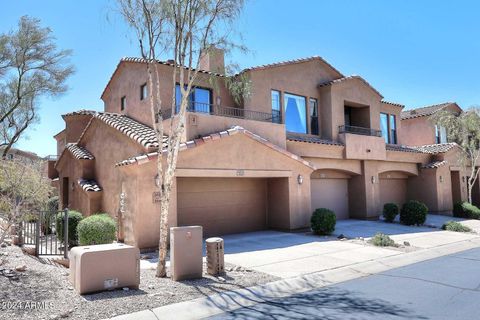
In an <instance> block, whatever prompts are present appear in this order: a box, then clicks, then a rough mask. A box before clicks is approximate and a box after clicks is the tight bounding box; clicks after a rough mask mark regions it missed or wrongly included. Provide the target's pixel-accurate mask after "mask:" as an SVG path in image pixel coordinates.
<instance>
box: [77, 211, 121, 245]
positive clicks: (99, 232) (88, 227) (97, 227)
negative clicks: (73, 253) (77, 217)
mask: <svg viewBox="0 0 480 320" xmlns="http://www.w3.org/2000/svg"><path fill="white" fill-rule="evenodd" d="M116 229H117V228H116V225H115V220H113V219H112V218H111V217H110V216H109V215H108V214H106V213H101V214H94V215H92V216H90V217H87V218H85V219H83V220H82V221H81V222H80V223H79V224H78V227H77V232H78V240H79V242H80V245H81V246H88V245H93V244H106V243H112V242H113V241H114V240H115V234H116Z"/></svg>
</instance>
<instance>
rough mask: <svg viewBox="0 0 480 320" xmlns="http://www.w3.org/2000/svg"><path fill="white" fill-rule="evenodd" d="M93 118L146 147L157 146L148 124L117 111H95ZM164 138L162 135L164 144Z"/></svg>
mask: <svg viewBox="0 0 480 320" xmlns="http://www.w3.org/2000/svg"><path fill="white" fill-rule="evenodd" d="M95 118H97V119H99V120H101V121H103V122H104V123H106V124H107V125H109V126H111V127H112V128H115V129H117V130H118V131H120V132H122V133H123V134H125V135H127V136H128V137H130V138H131V139H133V140H135V141H137V142H138V143H140V144H141V145H142V146H144V147H146V148H158V141H157V137H156V133H155V131H154V130H153V129H152V128H150V127H149V126H146V125H144V124H142V123H140V122H138V121H135V120H133V119H132V118H129V117H127V116H125V115H123V114H117V113H96V114H95ZM165 140H166V137H164V141H163V144H164V145H165Z"/></svg>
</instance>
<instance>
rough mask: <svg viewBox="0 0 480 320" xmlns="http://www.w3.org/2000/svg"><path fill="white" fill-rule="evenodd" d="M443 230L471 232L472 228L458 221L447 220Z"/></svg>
mask: <svg viewBox="0 0 480 320" xmlns="http://www.w3.org/2000/svg"><path fill="white" fill-rule="evenodd" d="M442 229H443V230H448V231H455V232H471V231H472V229H470V228H469V227H467V226H464V225H463V224H461V223H458V222H456V221H447V222H446V223H445V224H444V225H443V226H442Z"/></svg>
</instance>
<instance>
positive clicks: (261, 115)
mask: <svg viewBox="0 0 480 320" xmlns="http://www.w3.org/2000/svg"><path fill="white" fill-rule="evenodd" d="M177 111H178V107H177V108H176V112H177ZM187 111H188V112H194V113H203V114H210V115H215V116H220V117H228V118H238V119H246V120H254V121H262V122H272V123H282V118H281V113H280V111H279V110H278V111H277V110H273V111H272V112H271V113H267V112H260V111H254V110H248V109H242V108H233V107H223V106H219V105H213V104H208V103H201V102H192V103H190V104H189V105H188V106H187ZM162 117H163V119H169V118H171V117H172V109H171V108H167V109H162Z"/></svg>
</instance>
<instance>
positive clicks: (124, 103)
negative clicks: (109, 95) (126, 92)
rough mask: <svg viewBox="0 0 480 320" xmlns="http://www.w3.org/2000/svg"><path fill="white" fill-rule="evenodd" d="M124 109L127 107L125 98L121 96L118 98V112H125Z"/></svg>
mask: <svg viewBox="0 0 480 320" xmlns="http://www.w3.org/2000/svg"><path fill="white" fill-rule="evenodd" d="M126 107H127V97H126V96H123V97H121V98H120V111H123V110H125V108H126Z"/></svg>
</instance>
